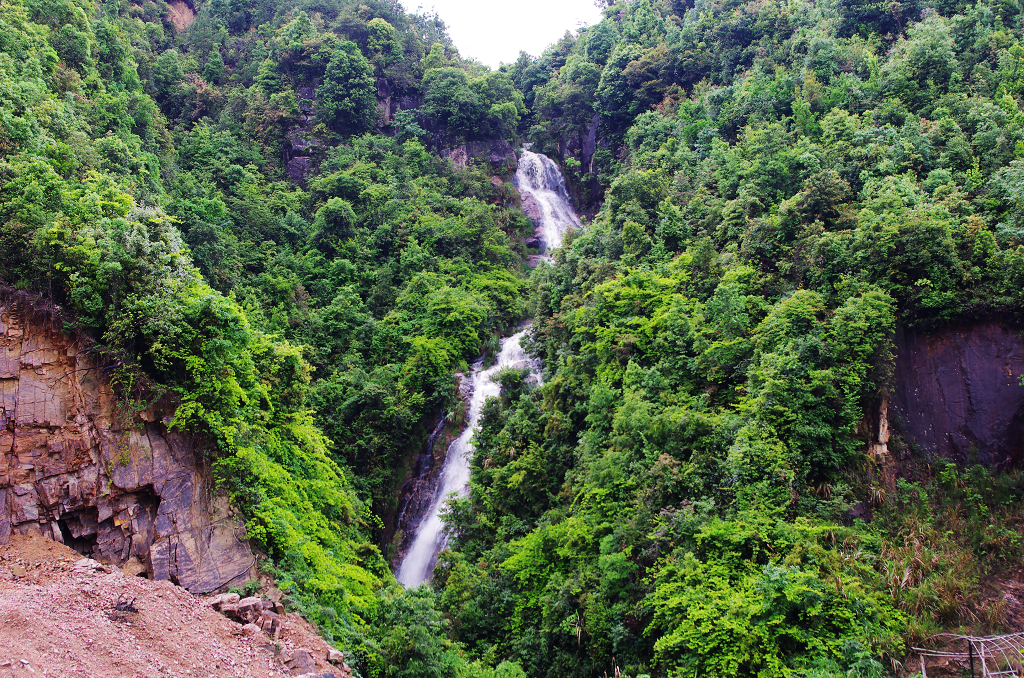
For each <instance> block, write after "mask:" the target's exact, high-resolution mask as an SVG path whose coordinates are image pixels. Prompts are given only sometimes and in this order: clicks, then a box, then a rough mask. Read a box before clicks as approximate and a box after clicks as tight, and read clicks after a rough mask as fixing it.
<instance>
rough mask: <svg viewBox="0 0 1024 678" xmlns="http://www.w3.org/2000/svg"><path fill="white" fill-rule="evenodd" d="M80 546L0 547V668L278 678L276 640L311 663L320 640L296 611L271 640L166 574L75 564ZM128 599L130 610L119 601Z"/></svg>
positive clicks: (11, 672)
mask: <svg viewBox="0 0 1024 678" xmlns="http://www.w3.org/2000/svg"><path fill="white" fill-rule="evenodd" d="M80 560H82V556H81V555H80V554H78V553H76V552H74V551H72V550H71V549H69V548H67V547H66V546H64V545H63V544H59V543H57V542H53V541H50V540H47V539H43V538H41V537H22V536H17V535H15V536H12V539H11V543H10V544H8V545H6V546H2V547H0V678H7V677H8V676H11V677H14V676H17V677H18V678H23V677H25V678H27V677H29V676H31V677H33V678H40V677H41V676H62V677H67V678H108V677H109V678H127V677H132V678H135V677H140V678H141V677H146V678H165V677H177V678H197V677H207V676H209V677H216V678H233V677H235V676H238V677H240V678H243V677H244V678H250V677H252V678H278V677H281V676H286V675H288V674H287V673H286V672H284V671H283V670H282V668H281V667H280V665H279V664H278V661H277V659H276V656H275V655H276V654H277V653H278V652H279V651H280V650H281V649H295V648H305V649H307V650H309V651H310V652H311V654H312V655H313V656H314V658H316V669H317V671H318V672H319V673H327V672H330V673H334V674H335V675H337V676H339V677H340V676H344V675H347V674H346V673H343V672H341V671H339V670H338V669H337V668H335V667H332V666H331V665H330V664H328V663H327V662H326V661H325V660H326V657H327V651H328V649H329V648H328V645H327V643H326V642H325V641H324V640H323V639H322V638H320V637H319V636H317V635H316V633H315V631H314V630H313V628H312V627H311V626H310V625H309V624H307V623H306V622H305V621H304V620H303V619H301V618H300V617H298V616H297V615H293V614H287V615H282V622H283V623H282V629H281V637H280V639H279V640H277V641H273V640H271V639H269V638H267V637H266V636H265V635H264V634H263V633H262V632H257V633H256V634H255V635H253V636H251V637H244V636H242V634H241V629H242V627H241V625H239V624H237V623H235V622H234V621H231V620H230V619H228V618H227V617H225V616H223V615H221V614H220V613H218V612H215V611H213V610H212V609H211V608H210V607H208V606H207V605H206V604H205V603H204V601H203V599H202V598H197V597H196V596H193V595H191V594H190V593H188V592H187V591H186V590H185V589H182V588H180V587H178V586H175V585H173V584H171V583H170V582H166V581H160V582H157V581H150V580H148V579H143V578H140V577H131V576H127V575H125V574H123V573H122V572H120V571H119V570H118V569H117V568H114V567H109V566H108V569H109V573H107V572H103V571H82V570H81V568H76V567H75V563H76V562H78V561H80ZM131 601H134V603H133V607H134V608H135V609H137V612H132V611H130V610H129V611H119V610H118V609H117V607H118V603H119V602H121V603H126V602H131Z"/></svg>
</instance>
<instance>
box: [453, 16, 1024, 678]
mask: <svg viewBox="0 0 1024 678" xmlns="http://www.w3.org/2000/svg"><path fill="white" fill-rule="evenodd" d="M1020 18H1021V17H1020V7H1019V6H1018V5H1017V4H1016V3H1013V2H1010V3H1000V4H988V3H984V2H982V3H977V4H973V3H972V4H968V3H936V4H935V5H924V4H917V3H902V4H900V5H884V6H883V5H882V4H879V3H868V2H853V1H851V2H835V3H833V2H815V3H809V2H806V3H805V2H792V3H782V4H780V3H759V2H749V3H744V2H722V3H718V2H716V3H711V2H701V1H698V2H697V3H696V5H693V6H691V5H689V4H687V3H682V2H678V3H674V2H668V1H665V2H652V1H649V0H636V1H635V2H623V3H616V4H614V5H611V6H609V7H608V8H607V9H606V10H605V19H604V21H602V22H601V23H600V24H599V25H597V26H594V27H591V28H588V29H587V30H586V31H584V32H582V33H581V34H580V35H578V36H572V35H567V36H566V38H565V39H563V40H562V41H561V42H560V43H558V44H557V45H555V46H553V47H552V48H551V49H550V50H549V51H548V52H546V53H545V54H544V55H542V56H541V57H540V58H539V59H536V60H532V59H530V58H528V57H526V56H524V57H523V58H521V59H520V60H519V62H518V63H516V64H514V65H512V66H511V67H510V68H509V72H510V73H511V74H512V76H513V80H514V81H515V82H516V83H517V84H518V85H519V86H521V87H522V88H523V92H524V98H525V101H526V103H527V105H528V107H529V108H530V109H531V119H530V120H528V121H527V124H530V125H531V129H530V135H531V137H532V138H533V139H534V140H535V141H536V142H537V144H538V146H537V148H538V149H539V150H544V151H547V152H548V153H551V154H552V155H555V156H558V155H559V154H562V160H563V164H564V166H565V167H567V168H568V169H569V170H570V174H571V178H572V179H574V183H575V189H576V194H577V195H578V196H579V197H580V199H581V201H582V202H583V203H584V206H586V203H587V201H588V200H593V199H595V198H597V197H600V196H603V198H604V200H603V204H601V206H600V212H599V213H598V214H597V216H596V218H595V219H594V220H593V222H592V223H590V224H587V225H586V226H585V227H584V228H583V229H582V230H581V231H579V232H577V233H575V234H574V235H573V236H572V237H570V238H569V239H568V240H567V244H566V246H565V248H564V249H563V250H562V251H561V252H560V253H559V254H558V255H557V257H556V264H555V265H554V266H553V267H550V268H543V269H539V270H538V271H537V275H536V278H535V281H536V283H537V289H536V296H535V324H534V329H533V334H532V341H533V343H532V347H533V349H534V350H535V351H536V352H537V353H538V355H539V356H540V357H541V358H543V360H544V370H545V383H544V385H543V386H542V387H541V388H539V389H537V390H536V391H534V392H532V393H531V392H523V390H522V389H519V390H511V391H509V392H508V393H507V394H506V396H505V397H504V398H502V399H501V401H500V402H499V401H494V402H491V403H490V404H489V405H488V407H487V410H486V414H485V416H484V423H483V428H482V431H481V432H480V433H479V435H478V436H477V452H476V458H475V460H474V465H473V478H472V481H471V488H472V491H471V496H470V497H469V498H468V499H466V500H460V501H458V502H456V503H455V504H454V505H453V507H452V509H451V511H450V514H449V522H450V524H451V525H452V526H453V527H454V528H455V530H456V532H457V534H458V538H457V544H456V545H455V547H454V548H453V549H452V552H451V553H450V554H447V555H446V556H445V557H444V559H443V561H442V564H441V565H440V566H439V567H438V569H437V571H436V579H437V582H438V588H439V589H440V594H439V595H440V604H441V606H442V609H443V610H444V611H445V613H446V614H448V615H449V616H450V618H451V623H452V630H453V633H454V634H455V637H456V638H457V639H459V640H460V641H462V642H465V643H466V644H467V646H468V647H469V648H470V649H471V651H472V652H475V653H479V654H480V655H481V656H485V657H492V656H493V657H508V658H514V659H517V660H519V661H521V662H522V664H523V666H524V668H525V670H526V672H527V674H528V675H531V676H551V677H552V678H553V677H554V676H566V675H578V676H588V675H602V674H603V673H604V672H606V671H607V673H608V675H612V674H613V672H614V670H615V667H616V666H618V667H619V668H621V669H624V671H625V673H626V675H636V674H647V673H649V674H652V675H667V676H692V675H714V676H740V675H760V676H776V675H788V674H792V673H796V674H807V675H824V674H829V675H832V674H836V675H837V674H840V673H842V674H847V675H869V674H870V675H876V674H881V673H889V672H891V671H893V670H894V666H895V665H894V664H892V663H891V660H900V659H902V658H903V656H904V652H905V650H906V648H907V647H908V644H909V643H910V642H913V641H916V640H919V639H920V638H921V637H922V636H925V635H929V634H931V633H934V632H937V631H940V630H944V629H948V628H956V627H958V626H961V625H963V626H967V627H971V628H974V629H977V630H979V631H991V630H1002V629H1003V626H1002V624H1003V623H1004V621H1005V620H1004V618H1003V617H1002V614H1003V611H1004V610H1005V605H1004V603H1002V602H998V597H997V598H996V600H987V599H986V598H985V594H984V584H985V582H986V581H988V580H989V576H990V575H999V574H1001V573H1004V572H1008V571H1013V569H1014V568H1015V567H1016V564H1017V563H1019V562H1020V558H1021V556H1022V552H1021V543H1022V542H1021V517H1022V516H1021V506H1022V504H1021V498H1022V496H1021V495H1022V490H1024V487H1022V486H1021V482H1020V477H1019V475H1018V474H1017V473H1016V472H1011V473H1001V472H995V473H994V475H993V472H992V471H990V470H986V469H984V468H981V467H973V468H969V469H965V468H962V467H961V468H958V467H957V466H956V465H954V464H946V463H944V462H942V460H938V461H937V462H933V465H931V466H928V465H926V461H930V460H926V459H924V458H923V457H920V456H916V453H915V451H914V450H912V449H907V448H906V445H905V444H904V443H903V441H900V440H899V439H898V438H894V439H892V440H891V441H890V443H889V446H888V449H887V450H885V449H881V448H879V447H878V446H877V445H875V446H874V447H870V446H869V445H870V444H872V443H876V442H877V438H876V436H877V430H874V429H873V428H872V427H871V426H870V422H871V420H872V417H873V413H874V412H877V409H878V407H879V405H880V404H881V403H882V402H883V401H885V399H886V397H887V395H888V393H889V390H890V389H891V388H892V387H893V383H892V381H891V379H892V375H891V366H892V353H893V350H894V348H893V343H892V341H893V333H894V331H895V330H896V328H897V326H900V325H902V326H904V327H918V328H928V327H931V328H935V327H940V326H944V325H947V324H949V323H953V322H959V321H971V320H975V319H978V318H980V317H997V318H1001V319H1004V320H1006V321H1009V322H1011V323H1013V322H1016V321H1017V320H1018V319H1019V314H1020V308H1021V297H1020V294H1021V289H1022V286H1021V282H1022V280H1021V277H1020V276H1021V271H1022V263H1024V248H1022V247H1021V242H1022V241H1021V237H1022V236H1021V232H1020V231H1019V220H1020V204H1019V197H1018V195H1019V191H1020V183H1021V179H1020V176H1021V171H1022V168H1024V160H1021V159H1020V158H1022V157H1024V136H1022V135H1024V127H1022V126H1021V125H1022V122H1024V117H1022V114H1021V111H1020V100H1019V97H1020V94H1021V90H1020V84H1019V83H1020V68H1021V63H1022V62H1021V57H1022V56H1024V47H1022V46H1021V44H1020V43H1019V40H1020V37H1021V23H1020ZM594 132H596V138H597V144H596V150H595V149H594V148H590V149H588V142H587V136H588V135H589V134H591V133H594ZM591 159H592V163H591ZM508 381H509V382H510V383H514V381H515V380H514V379H509V380H508ZM869 449H871V450H872V454H871V455H869V454H868V450H869ZM898 459H899V460H901V461H897V460H898Z"/></svg>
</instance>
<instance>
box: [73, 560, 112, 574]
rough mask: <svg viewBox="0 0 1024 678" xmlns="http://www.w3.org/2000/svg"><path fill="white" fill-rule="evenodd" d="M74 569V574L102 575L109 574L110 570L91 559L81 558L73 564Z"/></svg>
mask: <svg viewBox="0 0 1024 678" xmlns="http://www.w3.org/2000/svg"><path fill="white" fill-rule="evenodd" d="M74 567H75V571H76V572H87V573H95V572H102V573H103V574H110V568H108V567H107V566H105V565H104V564H103V563H100V562H97V561H95V560H93V559H92V558H82V559H81V560H79V561H78V562H76V563H75V565H74Z"/></svg>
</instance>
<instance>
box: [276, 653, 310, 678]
mask: <svg viewBox="0 0 1024 678" xmlns="http://www.w3.org/2000/svg"><path fill="white" fill-rule="evenodd" d="M286 655H287V656H286ZM280 657H281V663H282V664H283V665H284V668H285V669H287V670H288V673H290V674H292V675H293V676H301V675H303V674H305V673H312V672H313V671H315V670H316V662H315V661H313V653H312V652H310V651H309V650H307V649H305V648H299V649H297V650H292V651H290V652H287V653H285V652H282V653H281V655H280Z"/></svg>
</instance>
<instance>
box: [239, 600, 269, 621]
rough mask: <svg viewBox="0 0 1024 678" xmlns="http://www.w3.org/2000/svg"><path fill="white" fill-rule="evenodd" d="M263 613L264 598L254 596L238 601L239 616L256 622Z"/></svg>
mask: <svg viewBox="0 0 1024 678" xmlns="http://www.w3.org/2000/svg"><path fill="white" fill-rule="evenodd" d="M261 614H263V599H262V598H257V597H255V596H252V597H250V598H242V599H241V600H240V601H238V618H239V619H244V620H245V621H246V622H248V623H254V622H255V621H256V620H257V619H259V618H260V615H261Z"/></svg>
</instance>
